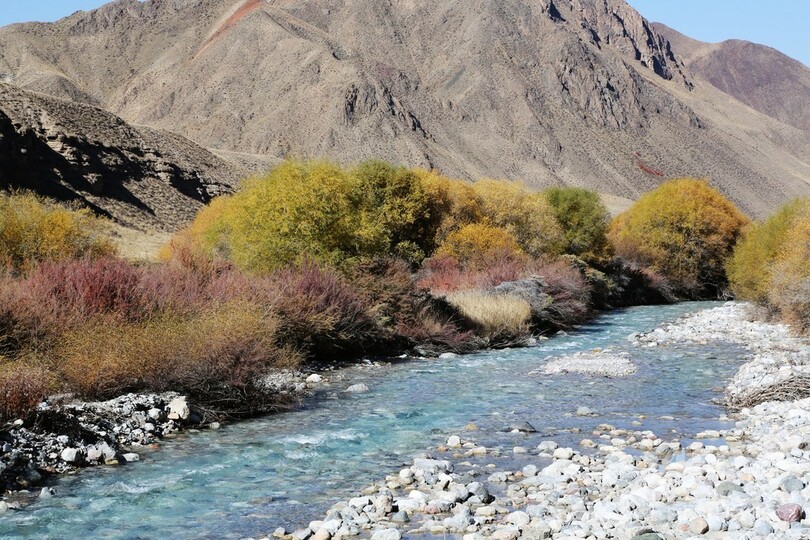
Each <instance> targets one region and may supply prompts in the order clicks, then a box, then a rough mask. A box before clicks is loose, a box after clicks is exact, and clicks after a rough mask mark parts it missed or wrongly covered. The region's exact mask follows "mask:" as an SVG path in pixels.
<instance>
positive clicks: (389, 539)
mask: <svg viewBox="0 0 810 540" xmlns="http://www.w3.org/2000/svg"><path fill="white" fill-rule="evenodd" d="M401 539H402V533H400V532H399V531H398V530H397V529H385V530H382V531H377V532H375V533H374V534H373V535H372V536H371V540H401Z"/></svg>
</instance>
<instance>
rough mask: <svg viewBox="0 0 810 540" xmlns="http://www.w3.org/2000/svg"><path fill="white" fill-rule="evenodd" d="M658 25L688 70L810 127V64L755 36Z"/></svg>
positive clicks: (788, 121)
mask: <svg viewBox="0 0 810 540" xmlns="http://www.w3.org/2000/svg"><path fill="white" fill-rule="evenodd" d="M654 27H655V29H656V30H658V32H659V33H660V34H661V35H662V36H664V37H665V38H666V39H667V40H668V41H669V42H670V43H671V44H672V48H673V49H674V50H675V51H677V53H678V55H679V57H680V58H682V59H683V60H684V62H685V63H686V65H687V66H688V68H689V70H690V71H691V72H693V73H694V74H695V75H697V76H699V77H701V78H703V79H705V80H707V81H709V82H710V83H711V84H712V85H714V86H715V87H717V88H719V89H720V90H722V91H723V92H725V93H727V94H729V95H731V96H733V97H734V98H735V99H737V100H739V101H742V102H743V103H745V104H746V105H748V106H749V107H751V108H753V109H756V110H758V111H760V112H762V113H765V114H767V115H768V116H770V117H772V118H776V119H777V120H779V121H781V122H784V123H785V124H788V125H791V126H794V127H796V128H799V129H801V130H804V131H806V132H810V68H809V67H807V66H805V65H804V64H802V63H801V62H799V61H798V60H794V59H793V58H790V57H789V56H786V55H784V54H782V53H781V52H779V51H777V50H776V49H772V48H771V47H766V46H765V45H758V44H756V43H751V42H750V41H741V40H738V39H731V40H728V41H723V42H722V43H705V42H703V41H697V40H695V39H692V38H690V37H688V36H685V35H683V34H681V33H680V32H678V31H676V30H673V29H672V28H669V27H668V26H666V25H663V24H660V23H655V24H654Z"/></svg>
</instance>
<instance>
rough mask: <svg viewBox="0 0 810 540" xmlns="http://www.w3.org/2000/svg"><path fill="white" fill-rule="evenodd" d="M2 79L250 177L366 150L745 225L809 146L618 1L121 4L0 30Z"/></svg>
mask: <svg viewBox="0 0 810 540" xmlns="http://www.w3.org/2000/svg"><path fill="white" fill-rule="evenodd" d="M0 78H4V79H5V80H6V81H8V82H11V83H12V84H15V85H19V86H21V87H23V88H28V89H34V90H38V91H43V92H49V93H52V94H55V95H59V96H62V97H67V98H70V99H73V100H80V101H84V102H87V103H92V104H97V105H99V106H102V107H104V108H106V109H108V110H110V111H112V112H113V113H115V114H117V115H119V116H121V117H122V118H124V119H125V120H127V121H128V122H130V123H134V124H138V125H148V126H152V127H155V128H159V129H166V130H171V131H174V132H177V133H179V134H181V135H183V136H185V137H188V138H189V139H191V140H193V141H195V142H196V143H199V144H200V145H202V146H205V147H208V148H212V149H214V151H215V153H216V154H217V155H219V156H222V157H225V158H226V159H227V158H229V157H232V158H234V160H235V161H238V162H239V163H242V164H243V165H244V164H251V163H252V164H254V165H255V166H256V168H258V167H260V166H261V164H264V163H272V162H273V161H274V160H278V159H282V158H283V157H285V156H289V155H296V156H304V157H306V156H318V157H322V156H323V157H330V158H334V159H338V160H341V161H344V162H354V161H357V160H360V159H364V158H369V157H378V158H382V159H387V160H391V161H394V162H398V163H402V164H406V165H418V166H423V167H435V168H438V169H440V170H442V171H443V172H445V173H447V174H450V175H455V176H460V177H465V178H475V177H482V176H495V177H508V178H521V179H524V180H525V181H526V182H528V183H529V184H531V185H534V186H547V185H557V184H569V185H578V186H585V187H590V188H593V189H596V190H598V191H600V192H604V193H607V194H608V195H612V196H617V197H625V198H634V197H637V196H638V195H639V194H640V193H642V192H643V191H645V190H648V189H650V188H652V187H654V186H656V185H658V184H659V183H660V182H662V181H663V180H665V179H666V178H668V177H672V176H681V175H689V176H708V177H710V179H711V181H712V182H713V183H714V185H716V186H718V187H719V188H720V189H722V190H723V191H724V192H725V193H726V194H727V195H729V196H730V197H731V198H732V199H733V200H734V201H736V202H737V203H738V204H740V206H741V207H742V208H743V209H744V210H746V211H747V212H749V213H751V214H753V215H763V214H765V213H767V212H769V211H771V210H772V209H774V208H775V207H776V206H778V205H779V204H781V203H782V202H783V201H784V200H785V199H787V198H789V197H792V196H795V195H798V194H808V193H810V184H809V182H810V135H808V133H807V132H806V131H803V130H801V129H798V128H796V127H794V126H789V125H786V124H785V123H783V122H780V121H779V120H777V119H774V118H771V117H769V116H766V115H764V114H762V113H760V112H757V111H755V110H753V109H751V108H748V107H745V106H743V105H741V104H740V103H739V102H737V101H734V100H730V99H729V96H728V94H726V93H724V92H721V91H720V90H718V89H717V88H715V87H714V86H712V85H711V84H709V83H708V82H706V81H704V80H703V79H702V78H701V77H700V75H699V74H696V73H694V72H692V71H691V70H690V69H689V68H688V67H687V66H685V65H684V64H683V63H682V61H681V59H680V58H679V57H678V55H677V49H675V48H672V47H670V45H669V43H668V42H667V40H666V39H664V37H662V36H661V35H660V34H659V33H658V31H657V30H656V29H655V27H653V26H652V25H651V24H650V23H648V22H647V21H646V20H645V19H643V17H641V16H640V15H639V14H638V13H637V12H635V11H634V10H633V9H632V8H631V7H630V6H628V5H627V4H626V3H625V2H624V1H622V0H539V1H532V2H529V1H527V0H502V1H499V2H492V1H487V0H452V1H449V2H434V1H432V0H403V1H397V2H391V1H379V0H308V1H305V0H272V1H267V0H148V1H146V2H143V3H141V2H138V1H137V0H120V1H118V2H114V3H112V4H109V5H107V6H104V7H102V8H100V9H99V10H96V11H93V12H89V13H79V14H76V15H74V16H72V17H69V18H67V19H64V20H62V21H59V22H57V23H55V24H25V25H14V26H10V27H6V28H4V29H0Z"/></svg>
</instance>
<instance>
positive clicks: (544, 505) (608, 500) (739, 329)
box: [268, 303, 810, 540]
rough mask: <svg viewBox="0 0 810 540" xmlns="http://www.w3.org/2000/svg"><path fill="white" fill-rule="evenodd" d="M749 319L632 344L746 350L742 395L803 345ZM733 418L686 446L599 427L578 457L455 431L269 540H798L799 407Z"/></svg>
mask: <svg viewBox="0 0 810 540" xmlns="http://www.w3.org/2000/svg"><path fill="white" fill-rule="evenodd" d="M749 309H750V308H749V307H748V306H746V305H744V304H736V303H730V304H727V305H724V306H722V307H719V308H715V309H711V310H705V311H701V312H699V313H697V314H694V315H691V316H688V317H685V318H683V319H680V320H678V321H677V322H675V323H672V324H669V325H666V326H664V327H662V328H658V329H656V330H654V331H652V332H650V333H648V334H644V335H638V334H636V335H632V336H630V340H631V342H632V343H633V344H634V345H635V346H638V347H668V346H674V345H676V344H678V343H683V342H694V343H705V342H710V341H712V340H724V341H733V342H736V343H741V344H744V345H745V346H746V347H747V348H748V350H749V351H750V353H751V358H750V361H749V362H748V363H747V364H745V365H744V366H743V367H742V368H741V369H740V372H739V374H738V375H737V377H736V378H735V379H734V380H733V381H732V382H731V384H730V385H729V387H728V395H729V396H731V398H730V399H732V400H733V399H734V396H738V395H741V394H745V395H753V394H755V393H757V392H759V391H761V389H762V388H765V387H767V386H769V385H772V384H773V382H774V381H775V380H778V379H772V378H768V377H763V376H761V374H762V373H766V374H769V375H772V376H774V377H775V376H777V375H778V374H779V373H782V372H784V371H785V369H786V366H788V368H787V369H790V370H791V372H793V371H794V370H796V369H797V368H798V369H803V366H805V365H806V362H805V359H806V358H807V354H808V350H810V349H808V347H810V345H808V342H807V341H805V340H803V339H800V338H797V337H795V336H793V335H791V334H790V332H789V329H787V328H786V327H784V326H783V325H775V324H768V323H763V322H758V321H756V320H755V319H754V318H753V317H752V315H751V312H750V311H749ZM750 374H755V375H750ZM734 420H735V421H736V423H735V425H734V427H733V428H731V429H728V430H724V431H705V432H702V433H696V434H694V440H667V439H666V438H662V437H658V436H657V435H656V434H655V433H652V432H650V431H643V430H640V429H639V430H628V429H616V428H615V427H614V426H612V425H608V424H602V425H600V426H598V427H597V429H595V430H594V431H593V432H592V433H587V434H583V438H582V440H581V441H580V443H579V446H578V447H576V448H562V447H559V445H558V444H557V443H556V442H554V441H544V442H542V443H541V444H539V445H538V446H536V447H534V448H526V447H519V446H518V447H514V448H508V449H505V448H487V447H484V446H481V445H479V444H478V443H477V442H476V440H475V432H474V431H473V432H465V433H460V434H458V435H453V436H451V437H449V438H448V440H447V442H446V444H445V445H442V446H440V447H438V448H435V449H434V450H432V451H431V452H429V453H427V454H425V455H422V456H418V457H416V458H415V459H414V460H413V463H412V464H411V465H410V466H409V467H406V468H403V469H402V470H400V471H392V474H391V475H389V476H387V477H386V478H384V479H381V480H379V481H378V482H376V483H374V484H373V485H371V486H369V487H368V488H367V489H365V490H364V491H363V492H362V493H360V494H358V496H357V497H354V498H351V499H349V500H346V501H343V502H340V503H337V504H335V505H334V506H333V507H332V508H331V510H330V511H329V512H328V513H327V515H326V516H324V517H323V518H322V519H319V520H316V521H313V522H311V523H310V524H309V526H308V527H306V528H303V529H300V530H296V531H292V532H288V531H284V530H282V529H278V530H276V531H274V532H273V533H272V534H271V535H268V537H270V536H275V537H278V538H292V539H295V540H306V539H316V540H329V539H332V538H341V537H349V536H360V537H370V538H372V539H374V540H396V539H399V538H432V537H435V536H436V535H439V537H441V538H459V539H463V540H477V539H479V538H495V539H517V538H532V539H542V538H560V539H563V538H571V539H574V538H589V539H601V538H619V539H628V540H629V539H634V540H657V539H663V538H679V539H680V538H739V539H754V538H769V539H776V538H788V539H790V538H796V539H806V538H810V521H808V519H807V513H806V511H807V509H808V508H810V503H809V502H808V501H810V486H808V481H810V399H795V400H789V401H781V402H780V401H770V402H766V403H762V404H759V405H757V406H756V407H753V408H743V409H741V410H739V411H737V412H736V413H735V414H734ZM638 424H640V422H638ZM504 456H509V459H504ZM503 463H508V467H504V466H503V465H502V464H503Z"/></svg>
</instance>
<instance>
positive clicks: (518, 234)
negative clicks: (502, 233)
mask: <svg viewBox="0 0 810 540" xmlns="http://www.w3.org/2000/svg"><path fill="white" fill-rule="evenodd" d="M473 189H474V190H475V193H476V194H477V195H478V197H479V199H480V201H481V210H482V213H483V215H484V217H485V219H486V220H487V222H488V223H489V224H491V225H492V226H494V227H500V228H502V229H505V230H507V231H509V232H510V233H511V234H512V235H513V236H514V237H515V239H516V240H517V242H518V244H519V245H520V247H521V248H522V249H523V251H525V252H526V253H527V254H528V255H530V256H532V257H541V256H543V255H558V254H560V253H561V252H562V250H563V247H564V238H563V231H562V229H561V228H560V224H559V223H557V220H556V219H555V217H554V212H553V211H552V209H551V206H550V205H549V203H548V201H547V200H546V197H545V196H544V195H543V194H542V193H532V192H530V191H528V190H527V189H526V188H525V187H523V185H522V184H520V183H519V182H508V181H504V180H489V179H485V180H479V181H478V182H475V184H473Z"/></svg>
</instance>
